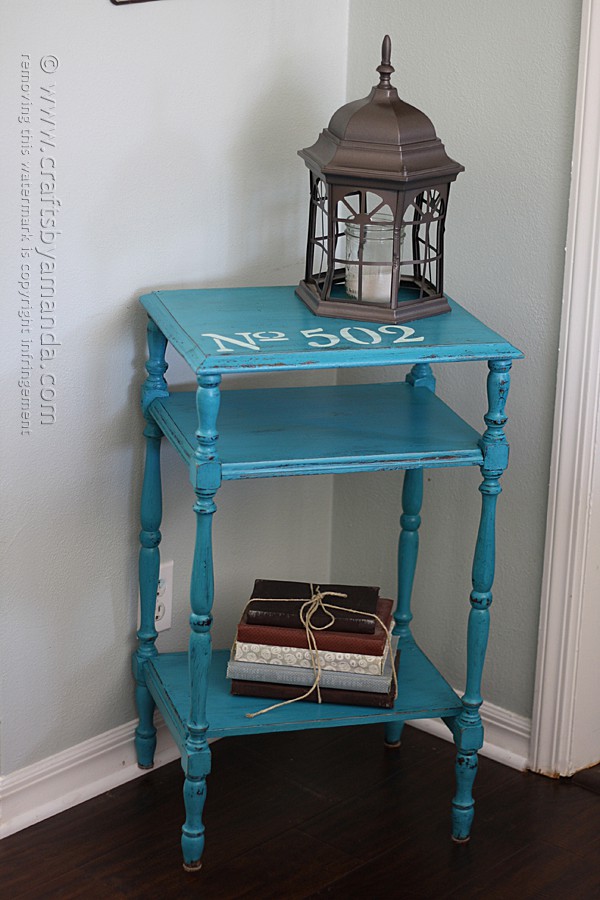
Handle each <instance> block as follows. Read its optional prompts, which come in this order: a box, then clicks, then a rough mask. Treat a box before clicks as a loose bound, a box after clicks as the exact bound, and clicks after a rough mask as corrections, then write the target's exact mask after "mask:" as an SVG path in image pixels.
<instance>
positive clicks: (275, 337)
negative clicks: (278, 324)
mask: <svg viewBox="0 0 600 900" xmlns="http://www.w3.org/2000/svg"><path fill="white" fill-rule="evenodd" d="M252 337H253V338H256V340H257V341H261V342H263V343H264V342H265V341H289V337H286V336H285V333H284V332H283V331H255V332H254V333H253V334H252Z"/></svg>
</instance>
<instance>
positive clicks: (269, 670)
mask: <svg viewBox="0 0 600 900" xmlns="http://www.w3.org/2000/svg"><path fill="white" fill-rule="evenodd" d="M395 644H397V641H394V643H393V644H392V647H393V648H394V650H395ZM392 658H393V654H392ZM227 677H228V678H237V679H239V680H240V681H267V682H270V683H274V684H294V685H299V686H306V687H311V685H312V684H313V682H314V680H315V673H314V671H313V669H312V668H310V669H306V668H302V667H298V666H281V665H270V664H269V663H262V662H237V661H236V660H233V659H232V660H230V661H229V664H228V666H227ZM391 681H392V663H391V658H390V657H389V656H388V658H387V659H386V661H385V664H384V667H383V673H382V674H381V675H366V674H364V673H363V672H362V671H361V670H357V669H353V670H352V672H335V671H331V670H324V671H322V672H321V678H320V681H319V683H320V685H321V687H324V688H336V689H340V690H346V691H372V692H373V693H376V694H386V693H387V692H388V691H389V689H390V684H391Z"/></svg>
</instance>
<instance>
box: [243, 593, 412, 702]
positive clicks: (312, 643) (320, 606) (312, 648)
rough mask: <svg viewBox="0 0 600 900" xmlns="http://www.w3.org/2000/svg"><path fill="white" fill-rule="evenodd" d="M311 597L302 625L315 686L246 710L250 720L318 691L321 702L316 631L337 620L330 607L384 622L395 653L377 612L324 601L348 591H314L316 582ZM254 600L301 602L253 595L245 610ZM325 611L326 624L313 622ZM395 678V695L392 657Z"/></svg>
mask: <svg viewBox="0 0 600 900" xmlns="http://www.w3.org/2000/svg"><path fill="white" fill-rule="evenodd" d="M310 592H311V596H310V598H309V599H308V600H305V601H304V603H302V606H301V607H300V621H301V623H302V625H304V630H305V632H306V641H307V644H308V650H309V652H310V661H311V663H312V667H313V672H314V673H315V680H314V682H313V684H312V686H311V687H310V688H309V689H308V690H307V691H305V693H304V694H301V696H300V697H293V698H292V699H291V700H282V701H281V702H280V703H274V704H272V705H271V706H267V707H265V708H264V709H259V710H258V712H254V713H246V718H247V719H253V718H254V717H255V716H262V714H263V713H266V712H271V710H273V709H278V708H279V707H280V706H287V705H288V703H296V702H297V701H298V700H306V698H307V697H310V695H311V694H312V693H313V692H314V691H316V692H317V702H318V703H322V700H321V688H320V681H321V660H320V657H319V648H318V646H317V639H316V637H315V634H314V632H315V631H325V630H326V629H327V628H331V626H332V625H333V623H334V622H335V616H334V615H333V613H332V612H331V610H340V611H342V612H351V613H357V614H358V615H363V616H364V615H367V616H372V617H373V619H375V621H376V622H378V623H379V625H381V627H382V628H383V630H384V632H385V636H386V640H387V648H388V653H389V655H390V659H391V656H392V652H393V651H392V641H391V638H390V633H389V631H388V629H387V628H386V627H385V625H384V623H383V622H382V620H381V619H380V618H379V616H378V615H376V614H375V613H365V612H364V610H361V609H348V607H347V606H336V605H335V604H333V603H325V602H324V598H325V597H341V598H343V599H347V597H348V595H347V594H342V593H339V592H337V591H322V590H321V588H320V587H319V585H317V589H316V591H315V589H314V587H313V585H312V584H311V586H310ZM255 600H260V601H261V602H266V601H267V600H268V602H273V603H298V600H299V598H298V597H285V598H281V599H279V598H277V599H274V598H273V597H268V598H267V597H252V600H250V601H249V602H248V604H246V607H245V609H244V613H245V612H246V609H247V608H248V606H249V605H250V603H252V602H254V601H255ZM319 611H320V612H323V613H325V615H326V616H328V617H329V621H328V622H326V623H325V625H315V624H313V621H312V620H313V617H314V616H315V614H316V613H317V612H319ZM392 680H393V682H394V697H396V696H397V695H398V676H397V675H396V667H395V666H394V661H393V660H392Z"/></svg>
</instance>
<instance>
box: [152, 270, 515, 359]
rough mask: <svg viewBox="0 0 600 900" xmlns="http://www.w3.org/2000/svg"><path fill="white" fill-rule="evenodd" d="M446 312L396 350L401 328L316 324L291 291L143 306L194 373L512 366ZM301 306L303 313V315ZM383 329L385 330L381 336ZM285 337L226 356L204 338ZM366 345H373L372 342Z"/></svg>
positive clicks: (190, 293) (158, 297) (199, 295)
mask: <svg viewBox="0 0 600 900" xmlns="http://www.w3.org/2000/svg"><path fill="white" fill-rule="evenodd" d="M448 302H449V304H450V307H451V310H452V312H451V313H449V314H446V315H444V316H433V317H432V318H430V319H422V320H420V321H415V322H409V323H408V325H407V326H406V327H408V326H410V327H411V328H413V329H414V332H415V333H414V336H413V337H416V338H422V340H421V341H414V342H411V343H399V344H397V343H395V341H397V340H398V338H399V335H401V332H400V331H398V330H394V329H398V328H401V327H402V326H389V325H384V326H380V325H376V324H373V325H370V324H369V323H368V322H363V323H359V322H354V321H352V320H351V319H326V320H324V319H320V318H318V317H317V316H314V315H313V314H312V313H311V311H310V310H309V309H307V308H306V306H304V304H303V303H302V302H298V298H297V297H296V296H295V294H294V287H268V288H218V289H217V288H215V289H213V290H204V291H198V290H186V291H156V292H155V293H153V294H146V295H145V296H144V297H142V298H141V303H142V304H143V306H144V307H145V309H146V310H147V312H148V314H149V315H150V317H151V318H152V319H153V320H154V321H155V322H156V324H157V325H158V327H159V328H160V330H161V331H162V332H163V334H164V335H165V336H166V338H167V339H168V340H169V341H170V343H171V344H172V345H173V347H174V348H175V350H177V352H178V353H180V354H181V356H182V357H183V358H184V359H185V361H186V362H187V363H188V364H189V365H190V366H191V368H192V369H194V371H197V370H198V371H200V370H202V371H205V372H207V371H214V372H220V373H225V372H244V371H248V370H253V371H255V370H257V369H258V370H260V371H280V370H281V369H287V370H290V369H304V368H310V369H337V368H346V367H356V366H360V367H363V366H393V365H397V364H400V363H401V364H410V365H413V364H414V363H419V362H424V363H427V362H429V363H432V362H452V361H463V360H464V361H468V360H476V359H479V360H488V359H518V358H520V357H521V356H522V355H523V354H522V353H521V352H520V351H519V350H517V349H516V348H515V347H513V346H512V345H511V344H509V343H508V341H505V340H504V339H503V338H502V337H500V335H499V334H497V333H496V332H494V331H492V330H491V328H487V326H485V325H484V324H483V323H482V322H479V321H478V320H477V319H476V318H475V316H472V315H471V314H470V313H468V312H467V311H466V310H465V309H463V308H462V307H461V306H459V304H458V303H456V302H455V301H453V300H451V299H450V298H448ZM302 307H304V308H302ZM348 328H349V329H352V330H351V331H350V332H348V333H349V334H351V335H352V336H353V338H354V339H355V340H356V339H361V340H367V339H368V336H367V335H366V334H364V333H361V332H360V331H358V330H357V329H359V328H368V329H370V330H372V331H373V332H375V333H376V334H377V335H378V336H379V337H381V341H380V342H379V343H370V344H357V343H355V342H354V341H352V340H349V339H347V338H344V337H342V336H341V335H342V331H343V330H344V329H348ZM315 329H321V331H322V332H323V333H325V334H331V335H332V336H333V337H335V338H339V343H337V344H335V345H334V346H332V347H328V346H311V342H312V344H314V345H316V344H324V343H325V341H324V340H317V339H316V336H315V337H313V338H307V337H305V336H303V335H302V332H303V331H314V330H315ZM382 329H388V331H387V332H382ZM209 333H210V334H222V335H230V336H231V337H232V338H233V337H235V336H236V335H237V340H239V341H240V342H241V343H248V340H249V338H248V339H247V338H244V335H248V336H252V335H254V334H262V335H265V336H266V335H268V334H271V335H272V334H284V335H285V337H286V338H287V340H272V339H271V340H266V341H265V340H262V341H261V340H259V339H252V340H253V342H254V343H255V344H256V348H255V349H251V348H248V347H243V346H241V347H240V346H236V345H232V347H234V348H235V349H233V350H232V352H231V353H219V352H218V351H217V343H216V342H215V340H214V339H213V338H207V337H203V335H205V334H209ZM370 340H374V339H373V338H371V339H370Z"/></svg>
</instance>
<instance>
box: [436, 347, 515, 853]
mask: <svg viewBox="0 0 600 900" xmlns="http://www.w3.org/2000/svg"><path fill="white" fill-rule="evenodd" d="M488 365H489V369H490V372H489V375H488V381H487V394H488V411H487V413H486V415H485V416H484V419H485V423H486V425H487V429H486V431H485V434H484V435H483V437H482V439H481V442H480V446H481V449H482V451H483V460H484V461H483V466H482V467H481V474H482V475H483V482H482V483H481V485H480V487H479V490H480V491H481V496H482V505H481V518H480V522H479V531H478V534H477V543H476V546H475V555H474V559H473V579H472V580H473V590H472V591H471V596H470V601H471V611H470V613H469V623H468V629H467V684H466V689H465V694H464V696H463V698H462V705H463V709H462V712H461V713H460V714H459V715H458V717H457V718H456V720H455V721H454V722H453V723H452V726H451V727H452V731H453V733H454V740H455V743H456V748H457V751H458V752H457V756H456V794H455V796H454V799H453V801H452V837H453V839H454V840H455V841H457V842H464V841H468V840H469V836H470V831H471V824H472V822H473V815H474V806H475V803H474V800H473V783H474V781H475V775H476V774H477V751H478V750H480V749H481V747H482V746H483V726H482V723H481V716H480V714H479V708H480V706H481V704H482V702H483V699H482V696H481V678H482V674H483V665H484V661H485V653H486V649H487V642H488V634H489V628H490V613H489V608H490V605H491V603H492V585H493V581H494V568H495V523H496V501H497V498H498V494H499V493H500V492H501V490H502V488H501V487H500V481H499V479H500V476H501V475H502V473H503V472H504V470H505V468H506V466H507V464H508V443H507V441H506V436H505V434H504V425H505V424H506V415H505V414H504V406H505V403H506V398H507V395H508V389H509V386H510V367H511V362H510V360H499V361H491V362H489V363H488Z"/></svg>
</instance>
